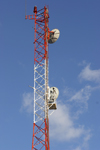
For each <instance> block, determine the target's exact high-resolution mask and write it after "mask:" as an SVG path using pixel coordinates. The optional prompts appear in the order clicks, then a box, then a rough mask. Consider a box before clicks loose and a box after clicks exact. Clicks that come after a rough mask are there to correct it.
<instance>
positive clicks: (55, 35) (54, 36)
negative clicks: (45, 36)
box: [48, 29, 60, 44]
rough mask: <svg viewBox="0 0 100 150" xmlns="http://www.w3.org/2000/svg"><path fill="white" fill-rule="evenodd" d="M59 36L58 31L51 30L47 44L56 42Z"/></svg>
mask: <svg viewBox="0 0 100 150" xmlns="http://www.w3.org/2000/svg"><path fill="white" fill-rule="evenodd" d="M59 36H60V31H59V30H58V29H53V30H52V31H51V32H50V37H49V40H48V43H49V44H53V43H55V42H56V41H57V40H58V38H59Z"/></svg>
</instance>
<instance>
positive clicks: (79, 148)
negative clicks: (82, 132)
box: [73, 146, 82, 150]
mask: <svg viewBox="0 0 100 150" xmlns="http://www.w3.org/2000/svg"><path fill="white" fill-rule="evenodd" d="M73 150H82V149H81V147H80V146H78V147H77V148H75V149H73Z"/></svg>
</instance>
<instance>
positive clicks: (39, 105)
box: [25, 6, 59, 150]
mask: <svg viewBox="0 0 100 150" xmlns="http://www.w3.org/2000/svg"><path fill="white" fill-rule="evenodd" d="M33 12H34V15H25V19H29V20H34V87H31V88H33V89H34V106H33V107H34V109H33V136H32V150H43V149H45V150H50V143H49V117H48V116H49V113H48V111H49V110H51V111H53V110H54V109H56V102H55V100H56V99H57V97H58V94H59V91H58V89H57V88H56V87H51V88H50V87H49V85H48V82H49V79H48V71H49V69H48V59H49V57H48V43H54V42H55V41H56V40H57V39H58V37H59V30H58V29H54V30H52V31H50V30H49V26H48V24H49V12H48V8H47V6H45V7H44V8H43V9H40V10H38V11H37V7H36V6H35V7H34V11H33ZM51 113H52V112H51Z"/></svg>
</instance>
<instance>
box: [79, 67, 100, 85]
mask: <svg viewBox="0 0 100 150" xmlns="http://www.w3.org/2000/svg"><path fill="white" fill-rule="evenodd" d="M78 77H79V79H80V80H81V81H82V80H86V81H94V82H96V83H98V82H99V83H100V69H98V70H92V69H91V68H90V64H88V65H87V66H86V67H85V68H84V69H83V70H82V71H81V73H80V74H79V76H78Z"/></svg>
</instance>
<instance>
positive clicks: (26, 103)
mask: <svg viewBox="0 0 100 150" xmlns="http://www.w3.org/2000/svg"><path fill="white" fill-rule="evenodd" d="M20 111H26V112H27V113H32V112H33V93H24V94H23V99H22V106H21V108H20Z"/></svg>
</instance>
